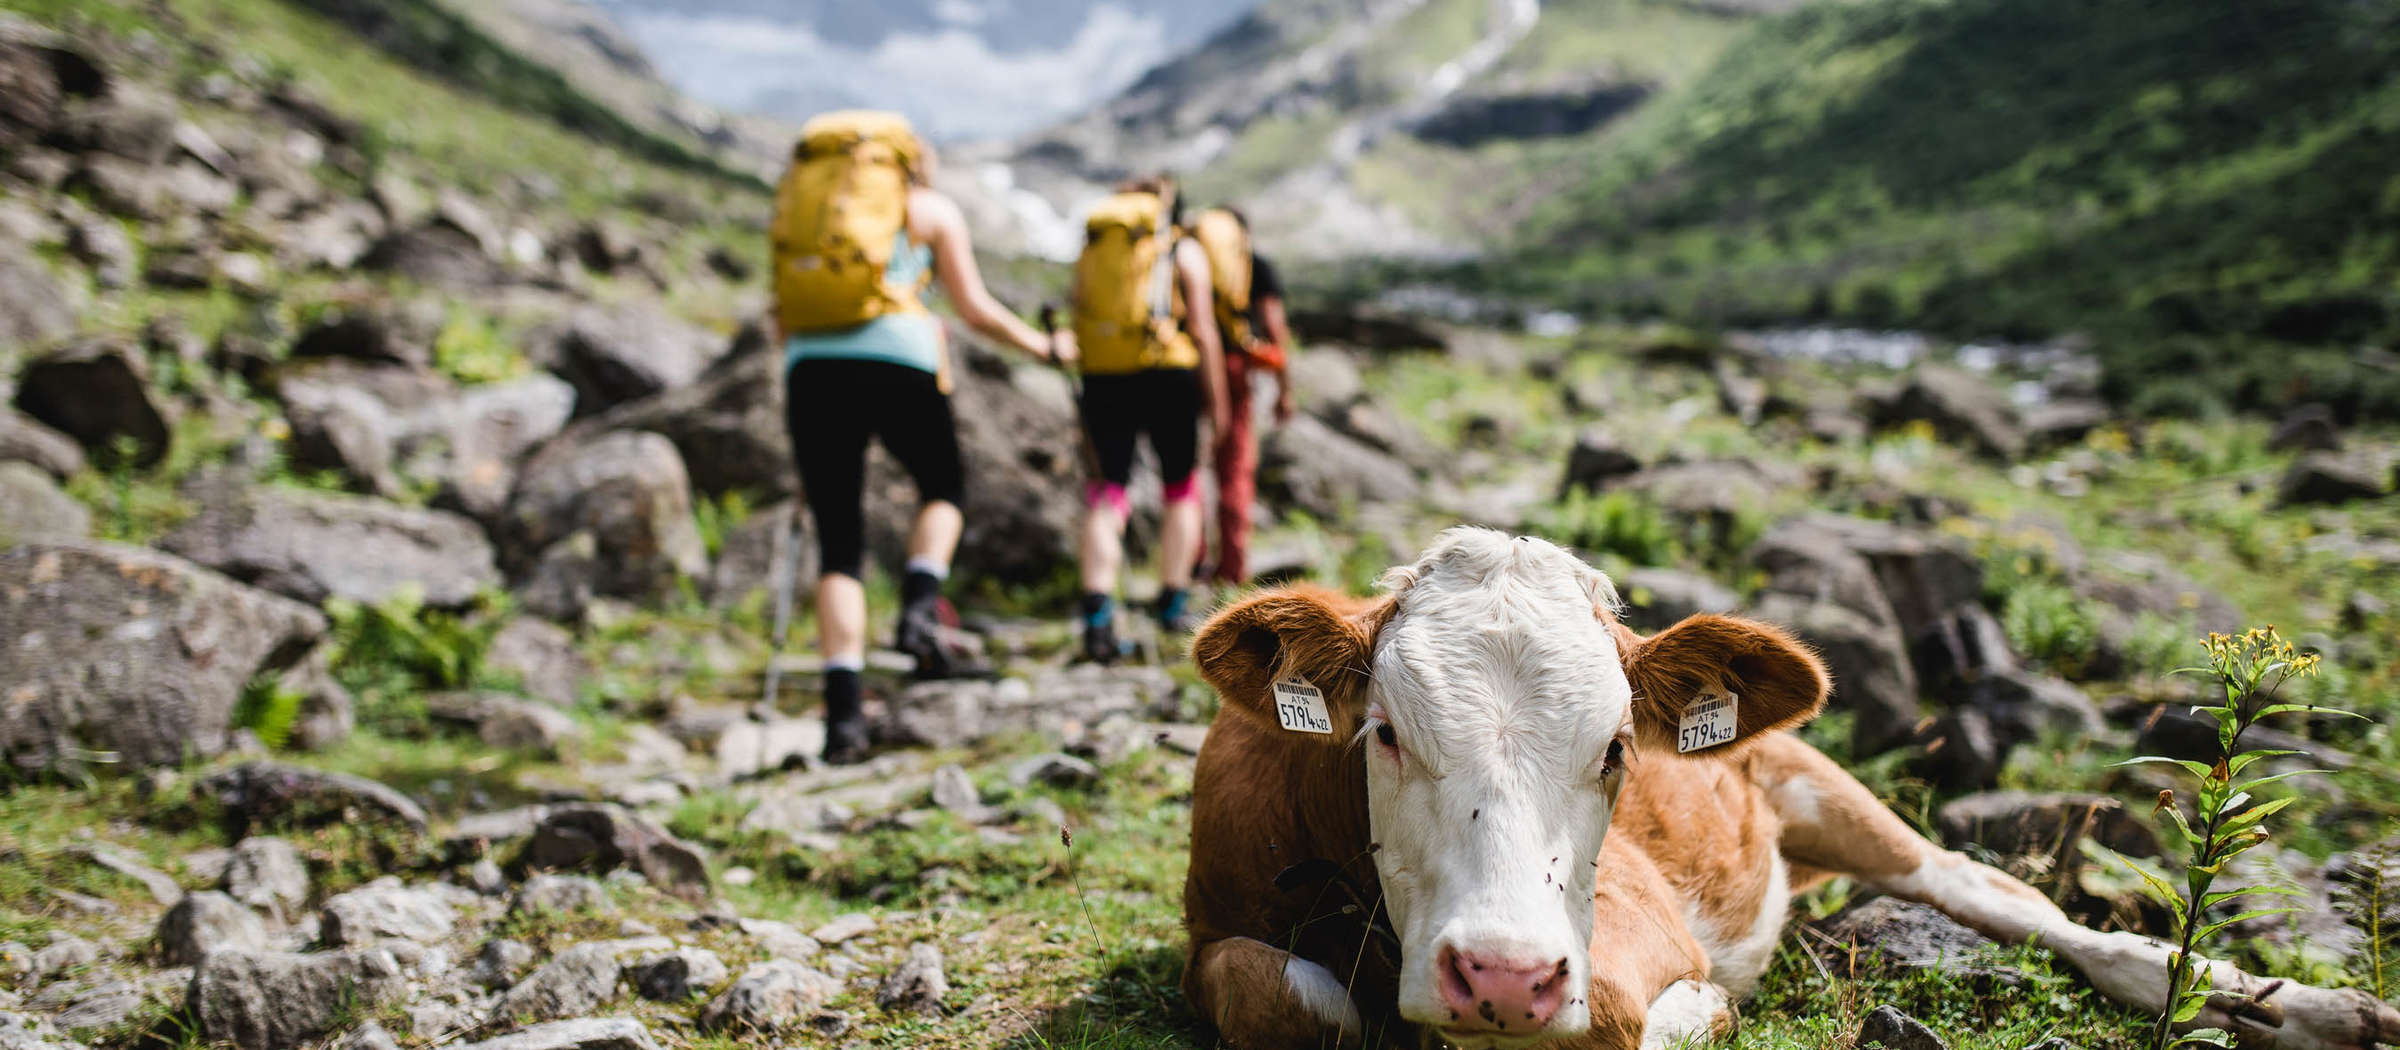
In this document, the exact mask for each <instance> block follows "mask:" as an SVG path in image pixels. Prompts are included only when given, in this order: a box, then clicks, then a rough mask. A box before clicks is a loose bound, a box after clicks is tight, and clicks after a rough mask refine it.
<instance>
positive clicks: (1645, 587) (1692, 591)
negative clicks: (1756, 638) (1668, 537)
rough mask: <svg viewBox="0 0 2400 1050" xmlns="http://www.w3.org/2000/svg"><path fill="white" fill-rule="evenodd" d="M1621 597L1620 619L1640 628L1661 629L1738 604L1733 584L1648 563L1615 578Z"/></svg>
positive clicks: (1720, 611)
mask: <svg viewBox="0 0 2400 1050" xmlns="http://www.w3.org/2000/svg"><path fill="white" fill-rule="evenodd" d="M1616 584H1617V593H1618V594H1619V595H1621V596H1622V597H1623V598H1624V600H1625V608H1624V619H1625V622H1626V624H1627V625H1629V626H1631V627H1633V628H1634V629H1635V630H1640V631H1661V630H1665V629H1666V628H1669V627H1672V626H1674V625H1675V624H1676V623H1677V622H1678V621H1680V620H1682V619H1683V618H1685V617H1687V616H1697V615H1699V614H1701V613H1730V612H1733V611H1734V610H1735V609H1736V608H1737V607H1738V606H1740V605H1741V601H1742V599H1741V596H1740V595H1738V594H1735V593H1734V592H1733V588H1731V587H1727V586H1725V585H1724V584H1721V583H1718V582H1717V581H1715V580H1712V579H1709V578H1708V577H1706V576H1702V575H1700V574H1699V573H1696V572H1685V571H1683V570H1681V569H1664V568H1657V567H1651V566H1645V567H1643V568H1639V569H1635V570H1633V571H1632V572H1629V573H1626V574H1625V575H1624V577H1623V578H1621V579H1619V580H1617V581H1616Z"/></svg>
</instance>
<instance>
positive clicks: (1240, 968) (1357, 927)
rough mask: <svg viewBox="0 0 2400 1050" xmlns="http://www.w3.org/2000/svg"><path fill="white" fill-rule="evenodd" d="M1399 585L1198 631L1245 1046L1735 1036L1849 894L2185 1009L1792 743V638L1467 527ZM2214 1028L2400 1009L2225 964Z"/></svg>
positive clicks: (2311, 1031)
mask: <svg viewBox="0 0 2400 1050" xmlns="http://www.w3.org/2000/svg"><path fill="white" fill-rule="evenodd" d="M1385 589H1386V590H1387V591H1388V594H1387V595H1386V596H1384V597H1382V598H1380V599H1376V600H1371V601H1370V600H1362V599H1354V598H1347V597H1343V596H1340V595H1336V594H1333V593H1331V592H1327V591H1322V590H1313V589H1306V588H1294V589H1284V590H1276V591H1269V592H1265V593H1262V594H1258V595H1255V596H1252V597H1250V598H1248V599H1247V600H1245V601H1242V602H1240V603H1239V604H1236V605H1234V606H1231V607H1230V608H1227V609H1226V610H1224V611H1223V612H1220V613H1219V614H1218V615H1217V616H1216V617H1215V618H1214V619H1213V620H1211V621H1210V622H1209V624H1208V625H1207V626H1206V627H1205V628H1203V629H1202V630H1201V632H1200V634H1199V635H1198V636H1197V637H1196V638H1195V639H1194V641H1193V645H1192V651H1193V657H1194V659H1195V660H1196V661H1197V662H1198V664H1199V667H1200V670H1201V673H1202V674H1203V675H1204V676H1205V677H1206V678H1207V679H1208V680H1209V682H1210V683H1211V684H1212V685H1214V686H1215V687H1216V688H1217V691H1218V692H1219V693H1220V694H1221V696H1222V697H1223V708H1222V711H1221V712H1220V713H1219V714H1218V715H1217V718H1216V722H1215V724H1214V725H1213V726H1212V727H1211V728H1210V730H1209V735H1208V743H1207V745H1206V746H1205V747H1204V748H1203V749H1202V751H1201V754H1200V760H1199V767H1198V772H1197V780H1196V784H1195V789H1194V793H1193V813H1192V851H1191V872H1190V875H1189V877H1188V879H1187V881H1186V882H1185V884H1184V921H1185V924H1186V926H1187V928H1188V931H1189V933H1190V937H1191V943H1190V947H1189V949H1188V953H1187V958H1186V970H1185V973H1184V992H1185V995H1186V997H1187V998H1188V999H1189V1001H1190V1002H1191V1003H1192V1005H1193V1006H1194V1008H1195V1009H1197V1010H1198V1011H1199V1012H1200V1014H1201V1016H1202V1017H1203V1018H1205V1019H1206V1020H1208V1021H1210V1022H1213V1023H1214V1024H1215V1025H1216V1027H1217V1029H1218V1031H1219V1033H1220V1034H1221V1035H1222V1036H1223V1037H1224V1039H1225V1040H1226V1041H1227V1042H1228V1043H1230V1044H1232V1045H1234V1046H1237V1047H1242V1048H1245V1050H1270V1048H1280V1047H1316V1046H1325V1045H1338V1044H1340V1043H1349V1042H1357V1041H1360V1040H1362V1039H1363V1040H1365V1041H1367V1042H1369V1043H1371V1044H1383V1045H1390V1046H1416V1045H1429V1043H1430V1040H1431V1039H1434V1038H1439V1039H1441V1040H1443V1041H1446V1042H1448V1043H1450V1044H1452V1045H1454V1046H1457V1047H1460V1048H1462V1050H1468V1048H1472V1050H1480V1048H1484V1047H1508V1048H1514V1047H1519V1046H1525V1045H1529V1044H1532V1043H1537V1042H1543V1041H1551V1040H1557V1041H1561V1042H1565V1043H1568V1044H1571V1045H1574V1046H1578V1047H1584V1046H1589V1047H1596V1048H1610V1050H1617V1048H1624V1050H1631V1048H1633V1047H1637V1046H1640V1047H1656V1046H1663V1045H1667V1044H1668V1043H1671V1042H1673V1041H1674V1040H1676V1039H1678V1038H1681V1037H1684V1036H1688V1035H1694V1034H1705V1033H1707V1032H1709V1031H1712V1030H1715V1029H1718V1028H1720V1027H1722V1026H1725V1025H1727V1024H1729V1023H1730V1019H1731V1016H1732V1011H1731V1005H1732V1003H1733V1002H1734V1001H1735V1000H1737V999H1739V998H1741V997H1742V996H1744V995H1746V994H1747V993H1749V992H1750V991H1751V989H1752V988H1753V987H1754V986H1755V985H1756V983H1757V981H1758V979H1759V977H1760V975H1761V974H1762V973H1763V972H1764V971H1765V970H1766V968H1767V965H1768V963H1769V961H1770V960H1771V959H1772V958H1773V955H1774V950H1775V945H1776V942H1777V940H1778V939H1779V938H1780V937H1781V935H1782V931H1783V928H1784V919H1785V913H1786V910H1787V907H1788V904H1789V901H1790V898H1791V895H1792V893H1793V892H1794V891H1796V890H1798V889H1801V888H1804V887H1806V886H1808V885H1810V884H1812V883H1814V882H1816V881H1818V880H1821V879H1824V878H1827V877H1830V876H1832V875H1836V874H1841V875H1848V876H1851V877H1853V878H1856V879H1858V880H1860V881H1861V882H1863V883H1865V884H1867V885H1869V886H1872V887H1874V888H1876V889H1879V890H1882V891H1884V892H1886V893H1891V894H1896V895H1899V896H1902V897H1907V898H1910V899H1913V900H1919V901H1923V902H1925V903H1927V904H1931V905H1933V906H1934V907H1936V908H1939V909H1940V910H1942V911H1943V912H1944V913H1946V914H1948V915H1950V916H1951V917H1952V918H1954V919H1957V920H1958V921H1960V922H1962V923H1965V924H1966V925H1968V926H1971V927H1973V928H1975V929H1977V930H1980V931H1982V932H1983V933H1985V934H1987V935H1989V936H1991V937H1993V938H1996V939H1998V940H2000V941H2003V942H2008V943H2017V942H2023V941H2028V940H2035V939H2038V940H2039V941H2040V942H2041V943H2042V944H2043V945H2045V946H2047V947H2048V948H2050V949H2051V950H2052V951H2054V952H2056V953H2057V954H2058V955H2059V956H2060V957H2061V958H2063V959H2065V960H2066V961H2067V962H2068V963H2069V964H2071V965H2073V966H2074V967H2075V968H2076V969H2078V970H2080V971H2081V972H2082V973H2083V974H2084V975H2085V976H2086V977H2087V978H2089V979H2090V980H2091V982H2092V983H2093V984H2094V985H2095V986H2097V987H2098V988H2099V990H2100V991H2101V992H2102V993H2104V994H2106V995H2108V996H2109V997H2110V998H2112V999H2116V1000H2118V1001H2120V1002H2124V1003H2129V1004H2132V1005H2134V1006H2136V1007H2139V1008H2141V1009H2144V1010H2150V1011H2155V1010H2158V1009H2159V1008H2160V1006H2161V1005H2162V1001H2163V999H2164V997H2165V990H2166V976H2165V975H2166V969H2167V959H2168V949H2167V947H2166V946H2165V945H2164V944H2161V943H2160V942H2158V941H2155V940H2152V939H2149V938H2146V937H2141V936H2137V935H2134V934H2129V933H2101V932H2097V931H2093V930H2090V929H2086V928H2084V927H2082V926H2078V925H2076V924H2075V923H2073V922H2071V921H2070V920H2068V918H2067V917H2066V916H2065V915H2064V914H2062V913H2061V912H2060V911H2059V910H2058V908H2056V907H2055V906H2053V905H2052V904H2051V903H2050V902H2049V901H2048V900H2046V899H2044V898H2043V896H2042V895H2041V894H2040V893H2038V892H2036V891H2035V890H2033V889H2031V888H2029V887H2027V886H2026V885H2025V884H2023V883H2021V882H2018V881H2017V880H2015V879H2013V878H2011V877H2009V876H2008V875H2005V874H2003V873H2001V872H1999V871H1997V870H1994V869H1992V868H1989V867H1986V866H1984V865H1982V864H1978V863H1976V862H1974V861H1971V860H1969V859H1967V858H1966V857H1964V856H1961V855H1959V854H1956V853H1951V852H1946V851H1944V850H1942V849H1940V848H1938V847H1936V846H1935V845H1933V844H1932V843H1930V842H1928V841H1926V840H1925V839H1923V838H1921V837H1919V836H1918V835H1916V834H1915V833H1914V832H1912V831H1910V830H1909V829H1908V827H1907V826H1906V825H1905V824H1903V823H1902V822H1901V821H1900V820H1899V819H1898V818H1897V817H1895V816H1893V815H1892V814H1891V812H1890V811H1888V810H1886V809H1885V808H1884V807H1883V805H1882V804H1881V803H1879V802H1878V801H1877V800H1876V798H1875V796H1874V795H1873V794H1872V793H1870V792H1869V791H1868V790H1867V789H1866V788H1865V787H1863V786H1861V785H1860V784H1859V782H1858V781H1857V780H1855V779H1853V778H1852V777H1851V776H1850V775H1849V774H1847V773H1845V772H1844V771H1843V770H1842V769H1840V768H1839V767H1838V766H1836V765H1835V764H1834V763H1833V762H1832V761H1831V760H1829V759H1827V758H1825V757H1824V756H1823V755H1822V754H1819V753H1818V752H1817V751H1816V750H1814V749H1812V748H1810V747H1809V746H1808V745H1807V744H1805V743H1803V742H1801V741H1800V739H1799V738H1797V737H1795V736H1793V735H1791V734H1790V733H1788V732H1786V731H1787V730H1789V729H1791V728H1793V727H1795V726H1797V725H1799V724H1801V723H1802V722H1805V721H1807V720H1808V719H1809V718H1810V717H1812V716H1813V715H1815V714H1816V713H1817V711H1818V709H1819V708H1821V707H1822V706H1823V705H1824V702H1825V697H1826V693H1827V691H1828V688H1829V685H1830V683H1829V681H1828V679H1827V677H1826V674H1825V670H1824V667H1823V665H1822V664H1820V663H1819V662H1818V661H1817V659H1816V657H1815V656H1814V655H1813V654H1811V653H1810V652H1809V651H1808V650H1807V649H1806V648H1804V647H1802V646H1800V645H1798V644H1796V643H1794V642H1793V641H1792V639H1791V638H1789V637H1788V636H1786V635H1785V634H1784V633H1782V632H1781V631H1779V630H1777V629H1776V628H1774V627H1770V626H1767V625H1765V624H1760V623H1754V622H1750V621H1746V620H1739V619H1733V618H1729V617H1722V616H1695V617H1692V618H1691V619H1688V620H1685V621H1683V622H1682V623H1680V624H1677V625H1675V626H1674V627H1672V628H1669V629H1667V630H1665V631H1662V632H1660V633H1658V634H1657V635H1654V636H1652V637H1649V638H1643V637H1640V636H1638V635H1635V634H1634V633H1633V632H1632V631H1630V630H1628V629H1627V628H1626V627H1625V626H1624V625H1623V624H1621V623H1619V622H1618V621H1617V619H1616V617H1615V615H1614V609H1615V606H1616V594H1615V591H1614V590H1613V588H1612V587H1611V586H1610V584H1609V582H1608V580H1607V578H1606V577H1604V576H1603V575H1601V574H1600V573H1599V572H1597V571H1595V570H1593V569H1591V568H1589V567H1588V566H1586V565H1584V564H1583V563H1582V562H1581V561H1579V560H1577V559H1576V558H1575V557H1574V556H1572V555H1570V554H1568V553H1567V552H1566V551H1564V550H1561V549H1559V548H1558V547H1555V546H1552V545H1550V544H1548V543H1545V542H1542V541H1539V540H1533V539H1524V538H1517V539H1511V538H1509V537H1507V536H1503V535H1501V534H1499V533H1495V532H1490V531H1485V530H1476V529H1453V530H1451V531H1450V532H1447V533H1445V534H1444V535H1443V536H1442V538H1441V539H1440V540H1439V542H1437V543H1436V544H1435V545H1434V546H1433V548H1432V549H1431V550H1429V551H1428V552H1427V553H1426V554H1425V555H1424V556H1423V558H1422V559H1421V560H1420V561H1418V562H1417V563H1416V564H1415V565H1412V566H1408V567H1405V568H1400V569H1395V570H1393V571H1392V572H1391V573H1390V574H1389V575H1388V576H1387V577H1386V579H1385ZM2212 968H2213V978H2214V987H2215V988H2216V989H2218V991H2219V992H2221V993H2226V994H2224V995H2222V996H2221V997H2220V999H2219V1000H2218V1005H2217V1006H2216V1007H2214V1008H2212V1009H2211V1010H2210V1011H2208V1013H2206V1014H2204V1015H2203V1016H2202V1017H2201V1018H2200V1020H2201V1021H2202V1022H2205V1023H2212V1024H2218V1025H2223V1026H2229V1027H2233V1028H2236V1029H2237V1030H2239V1031H2241V1032H2242V1033H2243V1034H2244V1036H2245V1041H2246V1042H2247V1043H2249V1044H2250V1045H2274V1046H2278V1047H2281V1048H2286V1050H2305V1048H2337V1047H2339V1048H2349V1047H2366V1046H2372V1045H2375V1044H2378V1043H2384V1042H2389V1041H2391V1040H2394V1039H2395V1038H2400V1012H2395V1011H2394V1010H2393V1009H2392V1008H2391V1007H2389V1006H2387V1005H2385V1004H2383V1003H2381V1002H2378V1001H2376V1000H2374V999H2373V998H2371V997H2368V996H2366V995H2364V994H2363V993H2358V992H2351V991H2340V992H2336V991H2327V990H2323V989H2319V988H2313V987H2309V986H2306V985H2300V984H2295V983H2288V982H2286V983H2280V984H2278V983H2274V982H2267V981H2263V980H2260V979H2258V978H2255V977H2252V976H2251V975H2249V974H2246V973H2243V972H2241V971H2239V970H2236V969H2234V968H2233V967H2231V966H2228V965H2225V964H2221V963H2219V964H2213V967H2212Z"/></svg>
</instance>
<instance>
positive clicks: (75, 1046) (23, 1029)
mask: <svg viewBox="0 0 2400 1050" xmlns="http://www.w3.org/2000/svg"><path fill="white" fill-rule="evenodd" d="M0 1050H84V1047H83V1044H81V1043H78V1042H75V1041H74V1040H72V1039H69V1038H67V1036H66V1035H65V1034H64V1033H62V1032H60V1031H59V1030H58V1029H57V1028H56V1027H55V1026H53V1025H52V1024H51V1023H50V1022H49V1021H47V1020H44V1019H43V1018H40V1017H36V1016H34V1015H32V1014H19V1013H9V1012H7V1011H5V1010H0Z"/></svg>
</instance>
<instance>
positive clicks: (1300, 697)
mask: <svg viewBox="0 0 2400 1050" xmlns="http://www.w3.org/2000/svg"><path fill="white" fill-rule="evenodd" d="M1275 720H1276V721H1277V722H1281V723H1283V728H1285V729H1287V730H1290V731H1292V732H1294V733H1320V734H1324V735H1326V736H1331V735H1332V734H1333V716H1332V715H1331V714H1329V713H1327V712H1326V710H1325V694H1324V693H1322V692H1319V691H1318V690H1317V687H1316V686H1313V685H1310V684H1308V679H1305V678H1284V679H1280V680H1278V681H1277V682H1276V683H1275Z"/></svg>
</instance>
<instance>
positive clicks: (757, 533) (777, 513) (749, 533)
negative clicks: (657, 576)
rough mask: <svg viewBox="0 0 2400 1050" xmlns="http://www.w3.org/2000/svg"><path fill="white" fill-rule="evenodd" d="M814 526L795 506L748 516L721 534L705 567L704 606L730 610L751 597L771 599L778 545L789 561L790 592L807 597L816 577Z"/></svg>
mask: <svg viewBox="0 0 2400 1050" xmlns="http://www.w3.org/2000/svg"><path fill="white" fill-rule="evenodd" d="M814 525H815V523H814V522H813V521H812V520H811V518H810V517H809V515H808V513H807V512H805V511H803V510H801V509H800V508H799V507H798V506H797V504H796V501H794V502H785V503H781V504H777V505H776V506H773V507H768V508H766V509H764V510H760V511H756V512H754V513H752V514H751V515H750V516H749V517H748V518H745V519H743V520H742V522H741V523H740V524H738V525H735V526H733V527H732V528H729V529H727V530H726V531H725V538H724V541H723V542H722V543H721V544H719V545H718V548H717V558H716V561H715V563H714V564H712V565H710V566H709V574H708V586H707V587H706V588H704V589H703V590H702V595H703V596H704V597H706V598H707V599H708V603H709V604H710V605H712V606H715V607H716V608H719V609H730V608H735V607H738V606H740V605H741V604H742V603H743V602H744V601H747V600H749V598H750V596H751V595H753V594H758V593H761V592H767V593H769V594H771V593H772V588H773V587H774V586H775V583H776V575H775V574H776V568H777V563H776V560H775V559H776V557H777V553H776V551H777V544H778V543H781V544H782V548H781V549H782V552H783V553H782V556H783V557H786V558H789V559H791V562H790V573H791V578H792V581H793V587H794V590H795V593H800V594H805V593H808V589H809V586H810V583H811V581H814V580H815V579H816V578H817V539H816V529H815V527H814ZM779 533H780V534H782V535H780V536H779V535H778V534H779Z"/></svg>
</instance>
